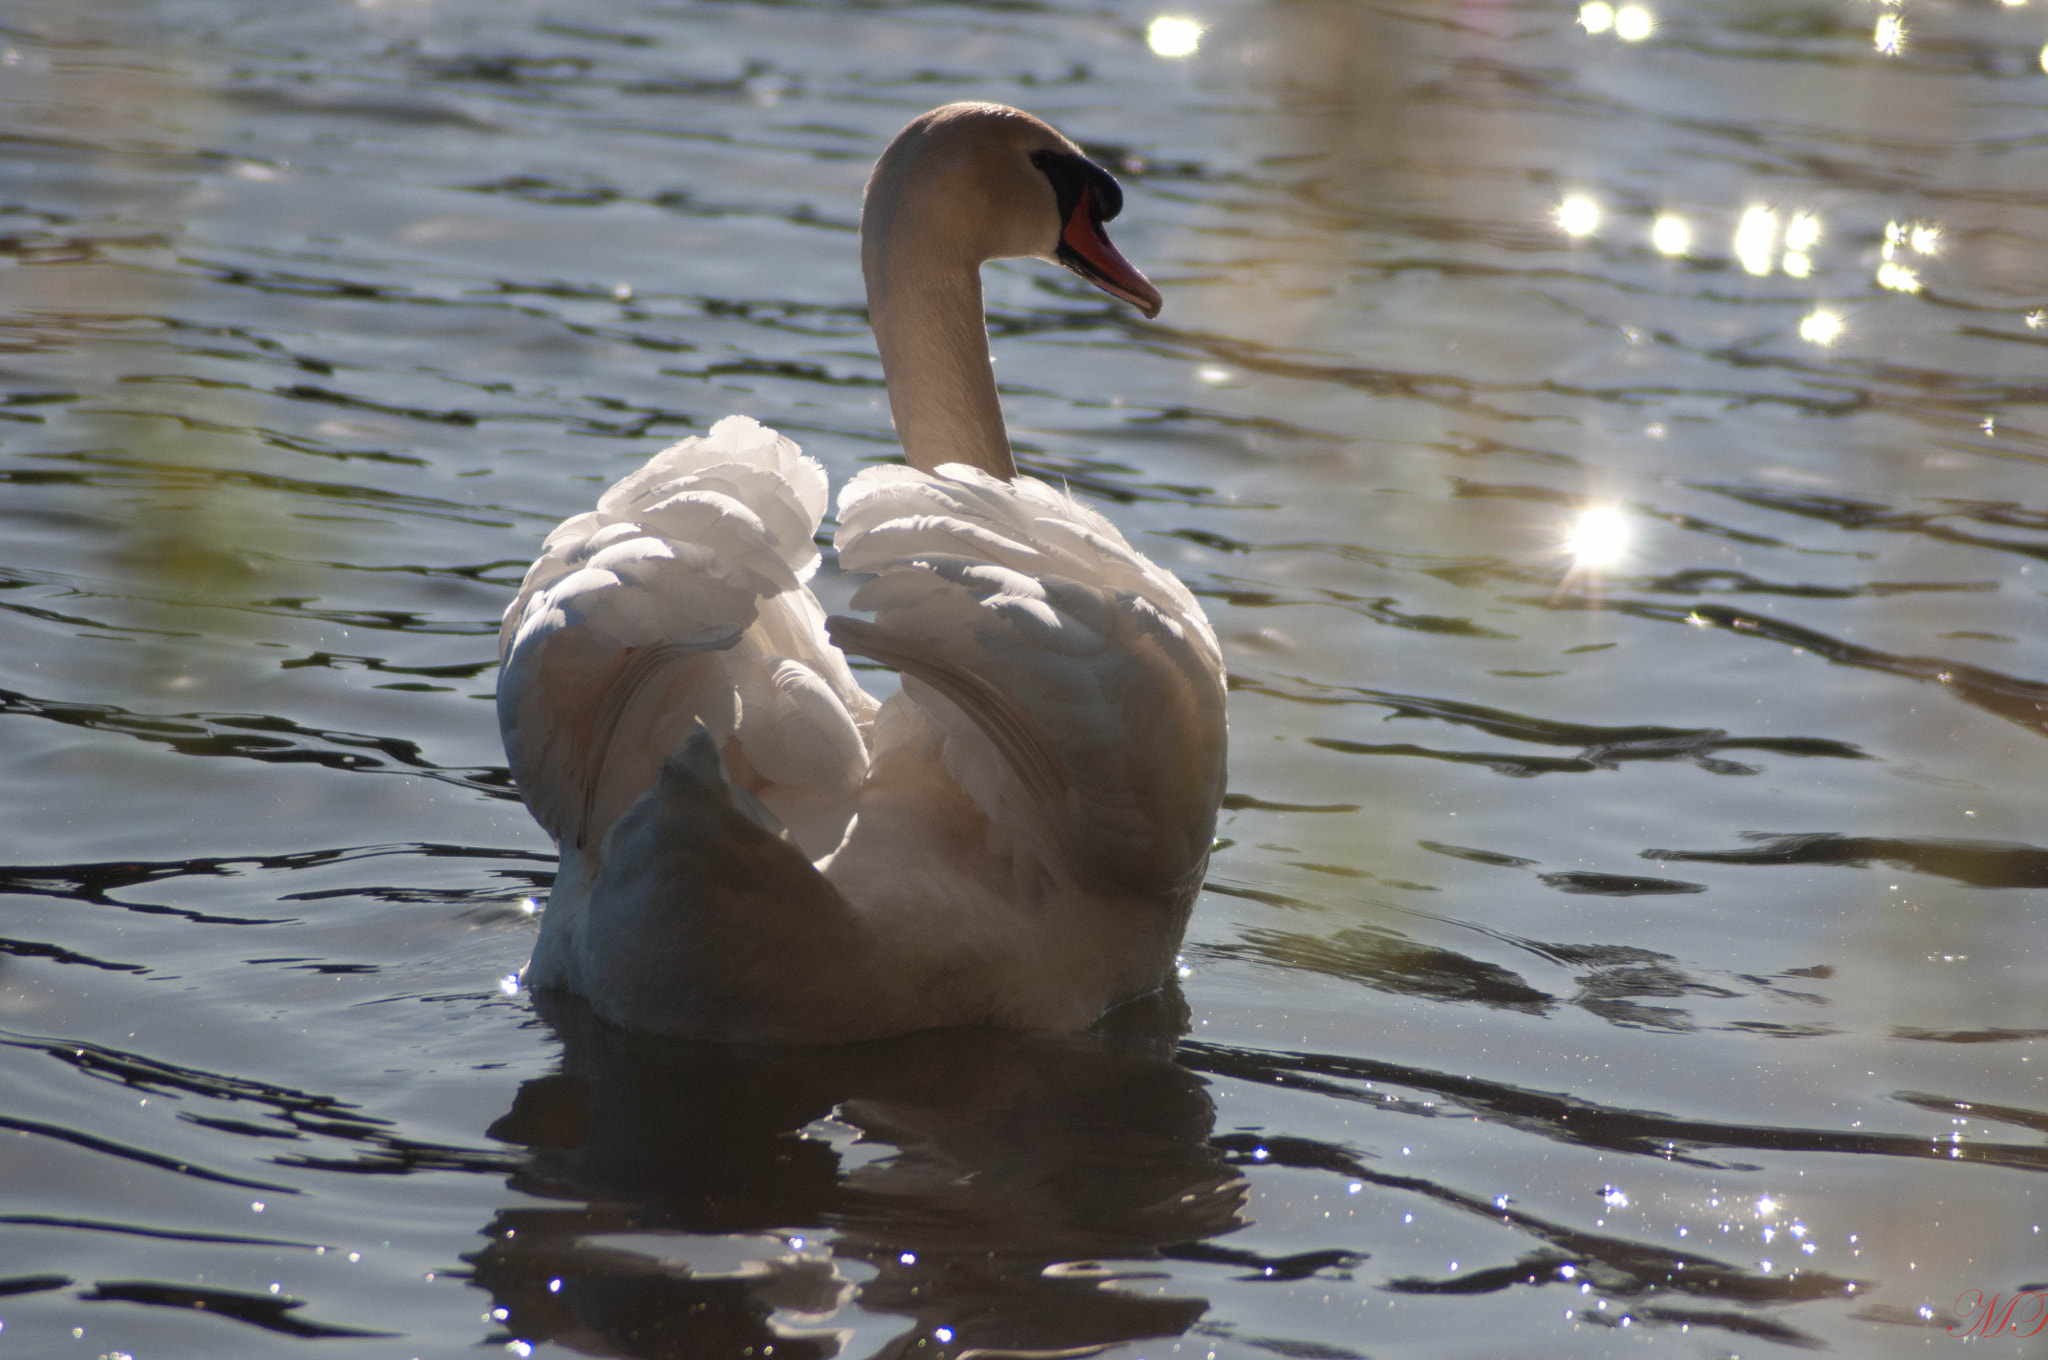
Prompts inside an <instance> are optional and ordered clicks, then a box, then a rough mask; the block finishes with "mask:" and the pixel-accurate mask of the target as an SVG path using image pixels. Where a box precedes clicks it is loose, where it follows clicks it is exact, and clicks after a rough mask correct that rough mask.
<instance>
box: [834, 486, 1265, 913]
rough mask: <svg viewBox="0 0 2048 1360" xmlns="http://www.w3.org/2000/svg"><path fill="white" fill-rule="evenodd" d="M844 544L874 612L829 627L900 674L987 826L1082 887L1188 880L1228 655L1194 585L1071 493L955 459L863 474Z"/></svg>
mask: <svg viewBox="0 0 2048 1360" xmlns="http://www.w3.org/2000/svg"><path fill="white" fill-rule="evenodd" d="M837 547H838V550H839V557H840V563H841V565H842V566H844V567H845V568H847V569H848V570H850V571H856V572H866V573H873V574H874V576H875V579H874V580H872V581H870V582H868V583H867V584H866V585H864V586H863V587H862V588H861V589H860V591H859V592H858V593H857V594H856V595H855V596H854V600H853V603H854V606H855V607H856V608H859V609H864V610H872V611H873V612H874V615H875V618H874V622H872V623H865V622H862V621H860V620H856V619H845V618H834V619H832V620H831V622H830V629H831V636H832V639H833V641H835V642H836V643H838V644H839V646H840V647H841V648H843V649H844V650H845V651H847V652H849V653H855V654H859V655H865V656H870V657H873V658H875V659H876V660H879V661H882V662H884V663H885V664H888V665H891V666H895V667H897V668H898V669H899V670H901V671H902V672H903V673H904V675H905V676H906V681H905V685H904V694H905V701H906V702H910V703H914V704H916V705H917V706H918V707H919V708H921V709H922V710H923V713H924V716H925V718H926V719H927V721H928V722H930V723H932V724H935V725H936V727H937V728H938V729H939V731H940V733H941V734H942V737H941V740H942V744H943V748H944V749H943V759H944V762H945V767H946V770H947V773H948V774H949V775H950V776H951V777H952V778H953V780H954V781H955V783H957V784H958V785H959V786H960V788H961V789H962V790H963V791H964V792H965V793H966V794H967V795H968V796H969V797H970V798H971V799H972V800H973V801H974V803H975V805H976V806H977V807H978V808H979V809H980V810H981V812H982V813H983V815H985V816H986V817H988V818H989V820H990V822H991V823H992V824H996V825H1000V826H1005V827H1010V828H1015V829H1017V830H1019V831H1020V832H1023V831H1025V830H1027V829H1028V831H1029V832H1030V833H1031V834H1030V835H1026V836H1023V837H1021V840H1022V841H1026V842H1028V841H1029V840H1030V839H1032V838H1033V837H1035V839H1036V840H1037V843H1038V848H1039V856H1040V858H1041V860H1042V861H1043V863H1044V864H1045V866H1046V867H1047V869H1048V871H1049V872H1052V873H1055V874H1072V875H1073V876H1075V877H1076V878H1077V879H1078V880H1079V881H1080V882H1079V886H1082V887H1086V888H1108V889H1116V890H1123V891H1135V892H1141V893H1146V894H1159V895H1167V896H1173V897H1179V896H1182V895H1184V894H1186V893H1189V892H1191V891H1192V888H1193V886H1194V883H1195V881H1196V880H1197V879H1198V877H1199V875H1200V873H1201V870H1202V866H1203V864H1204V863H1205V861H1206V860H1207V857H1208V851H1209V844H1210V840H1211V837H1212V836H1213V834H1214V830H1215V815H1216V807H1217V804H1218V802H1219V801H1220V799H1221V796H1222V792H1223V780H1224V748H1225V728H1224V688H1223V670H1222V660H1221V655H1220V653H1219V651H1218V648H1217V645H1216V639H1215V635H1214V634H1213V633H1212V632H1211V631H1210V629H1209V625H1208V622H1207V620H1206V619H1204V618H1203V616H1202V611H1201V608H1200V606H1199V605H1198V604H1197V603H1196V602H1195V600H1194V597H1193V596H1192V595H1190V594H1189V593H1188V591H1187V589H1186V587H1184V586H1183V585H1181V584H1180V582H1179V581H1177V580H1175V579H1174V578H1173V577H1172V576H1171V575H1169V574H1168V573H1166V572H1164V571H1162V570H1161V569H1159V568H1158V567H1156V566H1154V565H1153V564H1152V563H1150V562H1148V561H1146V560H1145V559H1144V558H1143V557H1141V556H1140V555H1139V554H1137V553H1136V552H1134V551H1132V549H1131V547H1130V545H1129V544H1127V543H1126V542H1125V541H1124V539H1123V537H1122V535H1121V534H1119V533H1118V532H1117V531H1116V529H1115V528H1114V527H1112V526H1111V525H1110V524H1109V522H1108V521H1107V520H1105V519H1103V518H1102V517H1101V516H1100V515H1098V514H1096V513H1095V512H1094V511H1092V510H1090V509H1088V508H1087V507H1086V506H1083V505H1081V504H1080V503H1078V502H1077V501H1075V500H1073V499H1072V498H1071V497H1068V496H1066V495H1063V494H1061V493H1059V492H1057V491H1055V490H1053V489H1052V488H1051V487H1048V486H1046V485H1045V484H1044V483H1042V482H1038V481H1035V480H1033V479H1031V478H1025V477H1019V478H1017V479H1015V480H1014V481H1011V482H1007V483H1005V482H999V481H997V480H995V479H994V478H991V477H989V476H988V475H987V474H985V473H982V472H979V471H976V470H974V469H970V468H966V467H961V466H957V465H948V466H945V467H941V468H940V469H938V471H937V472H935V473H930V474H927V473H921V472H914V471H912V470H910V469H907V468H875V469H870V470H868V471H866V472H863V473H862V474H861V475H860V476H859V477H857V478H856V479H855V480H854V481H853V482H852V483H851V484H850V485H849V486H848V487H847V489H846V491H845V492H844V493H842V495H841V497H840V530H839V535H838V539H837ZM880 745H881V747H882V749H878V750H877V751H876V753H875V754H876V759H877V761H880V760H882V759H884V758H885V755H886V742H883V743H881V744H880Z"/></svg>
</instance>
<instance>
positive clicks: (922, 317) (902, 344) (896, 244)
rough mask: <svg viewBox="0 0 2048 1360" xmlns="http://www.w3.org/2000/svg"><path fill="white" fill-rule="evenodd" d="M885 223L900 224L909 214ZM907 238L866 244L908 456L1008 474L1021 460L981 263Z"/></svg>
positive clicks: (892, 398) (892, 403)
mask: <svg viewBox="0 0 2048 1360" xmlns="http://www.w3.org/2000/svg"><path fill="white" fill-rule="evenodd" d="M884 220H885V221H888V222H889V223H890V225H897V224H901V223H903V222H904V221H905V216H903V215H898V214H893V213H892V214H888V215H887V216H886V217H885V219H884ZM869 225H872V221H870V222H869V223H864V224H863V227H864V228H866V227H867V226H869ZM863 235H864V237H866V232H865V230H864V232H863ZM904 235H905V234H904V233H899V232H886V233H885V234H884V237H883V239H881V240H874V239H863V241H862V243H861V244H862V252H861V255H862V266H863V268H862V272H863V273H864V274H865V275H866V276H867V287H868V319H869V322H870V324H871V325H873V327H874V331H875V344H876V347H877V348H878V349H880V351H881V355H882V374H883V377H884V378H885V379H886V380H887V381H888V384H889V414H890V415H891V416H892V417H893V418H894V419H895V422H896V437H897V438H898V439H900V440H901V441H902V443H903V456H904V459H905V460H906V461H907V462H909V464H910V465H911V466H912V467H914V468H918V469H921V470H922V471H925V472H930V471H932V470H933V469H935V468H937V467H938V466H939V465H940V464H942V463H967V464H971V465H972V466H974V467H978V468H980V469H981V470H982V471H984V472H987V473H989V474H990V475H991V476H994V477H999V478H1002V479H1004V480H1008V479H1009V478H1012V477H1014V476H1016V475H1017V464H1016V462H1015V461H1014V460H1013V459H1012V458H1011V457H1010V436H1009V432H1008V431H1007V430H1006V429H1005V428H1004V426H1003V408H1002V404H1001V403H1000V402H999V401H998V400H997V398H996V376H995V372H994V370H993V369H992V368H991V367H990V359H989V350H988V322H987V319H986V317H985V315H984V314H983V311H982V299H981V261H980V260H978V259H972V258H965V257H963V256H961V255H960V254H959V253H958V252H955V251H949V250H946V249H945V248H944V243H943V242H939V241H933V240H930V239H929V238H928V239H926V240H923V241H919V240H915V239H909V240H906V239H902V238H903V236H904Z"/></svg>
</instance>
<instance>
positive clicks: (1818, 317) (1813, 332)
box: [1799, 307, 1842, 345]
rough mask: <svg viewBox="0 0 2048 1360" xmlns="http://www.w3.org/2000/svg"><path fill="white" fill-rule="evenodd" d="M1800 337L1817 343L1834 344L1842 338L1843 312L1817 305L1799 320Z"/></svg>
mask: <svg viewBox="0 0 2048 1360" xmlns="http://www.w3.org/2000/svg"><path fill="white" fill-rule="evenodd" d="M1799 338H1800V339H1801V340H1805V341H1808V342H1810V343H1812V344H1816V345H1832V344H1834V343H1835V341H1837V340H1839V339H1841V338H1842V314H1841V313H1840V312H1836V311H1830V310H1829V309H1828V308H1826V307H1816V308H1814V309H1813V310H1812V311H1810V312H1808V313H1807V314H1806V315H1805V316H1803V317H1801V318H1800V320H1799Z"/></svg>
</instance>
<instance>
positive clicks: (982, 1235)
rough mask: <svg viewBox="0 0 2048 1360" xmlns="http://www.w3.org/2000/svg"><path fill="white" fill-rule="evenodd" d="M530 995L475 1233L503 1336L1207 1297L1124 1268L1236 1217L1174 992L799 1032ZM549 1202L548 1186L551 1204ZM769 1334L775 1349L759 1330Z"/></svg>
mask: <svg viewBox="0 0 2048 1360" xmlns="http://www.w3.org/2000/svg"><path fill="white" fill-rule="evenodd" d="M536 1001H537V1003H538V1004H539V1006H540V1007H541V1009H542V1011H543V1014H544V1015H545V1017H546V1018H547V1020H548V1021H549V1023H550V1024H552V1025H553V1026H554V1028H555V1030H556V1031H557V1033H558V1034H559V1035H560V1036H561V1038H562V1041H563V1044H564V1054H563V1060H562V1070H561V1071H560V1072H559V1073H557V1074H555V1075H552V1076H548V1077H543V1078H539V1079H536V1080H534V1081H530V1082H528V1083H527V1084H526V1085H525V1086H524V1087H522V1088H521V1090H520V1092H519V1095H518V1097H517V1098H516V1100H515V1101H514V1103H513V1107H512V1109H511V1110H510V1111H509V1112H508V1113H506V1114H505V1115H504V1116H503V1117H502V1118H501V1119H499V1120H498V1121H497V1123H496V1124H495V1125H493V1126H492V1129H491V1133H492V1136H493V1137H496V1138H499V1139H501V1140H504V1141H506V1142H511V1143H516V1144H521V1145H524V1146H525V1147H526V1148H528V1149H529V1150H530V1152H531V1156H530V1159H529V1160H528V1162H527V1164H526V1165H525V1167H524V1168H523V1169H522V1170H521V1171H519V1172H518V1173H517V1174H516V1175H515V1176H514V1177H513V1178H512V1185H513V1186H514V1188H516V1189H518V1190H520V1191H522V1192H524V1193H525V1194H527V1195H529V1196H531V1197H532V1202H529V1203H526V1204H522V1205H513V1206H508V1207H506V1208H505V1209H503V1210H501V1211H500V1212H499V1213H498V1215H497V1216H496V1217H495V1218H494V1219H493V1220H492V1221H491V1223H490V1224H489V1225H487V1227H486V1228H485V1229H484V1234H485V1236H486V1237H488V1238H489V1239H490V1240H489V1243H488V1244H487V1245H486V1246H484V1247H483V1248H482V1249H481V1250H480V1251H478V1252H477V1253H475V1255H474V1256H473V1257H471V1258H470V1259H471V1261H472V1263H473V1264H474V1266H475V1269H476V1280H477V1283H478V1284H479V1285H480V1286H481V1287H483V1288H485V1289H488V1290H489V1291H490V1292H491V1293H492V1295H493V1296H494V1298H493V1302H494V1306H495V1308H496V1309H497V1310H498V1311H497V1312H494V1313H493V1316H494V1317H496V1318H498V1320H499V1321H500V1323H501V1325H502V1326H503V1327H504V1329H505V1332H504V1334H503V1335H501V1336H500V1337H499V1338H498V1339H499V1340H501V1341H517V1342H525V1343H538V1342H540V1341H543V1340H546V1341H553V1342H556V1343H557V1344H560V1345H564V1346H568V1347H570V1348H572V1349H575V1350H578V1351H581V1352H584V1353H586V1354H593V1355H621V1356H643V1355H645V1356H653V1355H670V1354H677V1353H681V1352H684V1351H686V1352H687V1353H689V1354H699V1353H703V1354H713V1353H716V1354H733V1355H738V1354H744V1353H746V1347H748V1346H753V1347H756V1348H759V1349H757V1350H756V1351H755V1352H754V1353H756V1354H762V1355H769V1354H772V1355H774V1356H775V1357H778V1360H795V1358H797V1357H821V1358H822V1357H827V1356H836V1355H842V1354H846V1353H849V1351H851V1350H853V1349H855V1345H854V1343H855V1341H856V1339H858V1341H859V1346H858V1349H859V1350H860V1351H861V1352H862V1353H869V1352H873V1351H875V1350H876V1346H877V1344H878V1343H880V1342H881V1341H883V1340H884V1339H888V1340H889V1342H890V1345H889V1350H888V1352H887V1353H890V1354H895V1353H898V1352H899V1351H904V1352H905V1353H907V1350H906V1348H914V1347H919V1346H920V1345H921V1344H922V1345H936V1346H942V1347H946V1348H947V1349H946V1350H945V1351H943V1352H928V1353H948V1354H950V1353H958V1352H959V1351H961V1350H965V1349H971V1348H997V1349H1002V1350H1017V1349H1029V1350H1033V1351H1045V1350H1062V1351H1063V1350H1068V1349H1072V1348H1094V1347H1100V1346H1107V1345H1112V1344H1115V1343H1118V1342H1123V1341H1134V1340H1141V1339H1146V1338H1156V1337H1169V1336H1178V1335H1181V1334H1182V1333H1184V1332H1185V1331H1186V1330H1187V1329H1188V1328H1189V1327H1190V1326H1192V1325H1193V1324H1194V1322H1195V1321H1196V1320H1197V1319H1199V1318H1200V1317H1201V1316H1202V1314H1203V1313H1204V1312H1205V1311H1206V1309H1207V1307H1208V1303H1207V1300H1205V1299H1201V1298H1190V1297H1185V1296H1173V1295H1170V1294H1162V1293H1159V1292H1156V1289H1157V1287H1156V1285H1148V1286H1147V1288H1146V1291H1145V1293H1144V1294H1142V1295H1141V1294H1139V1293H1136V1292H1133V1291H1131V1290H1129V1289H1127V1288H1122V1287H1119V1285H1120V1283H1121V1282H1125V1281H1131V1280H1134V1279H1146V1278H1148V1277H1150V1272H1148V1271H1147V1270H1146V1268H1145V1262H1147V1261H1149V1260H1156V1259H1159V1258H1160V1257H1161V1256H1162V1255H1165V1254H1167V1253H1168V1252H1169V1250H1170V1249H1172V1248H1175V1247H1178V1246H1184V1245H1185V1244H1191V1243H1194V1242H1196V1241H1197V1240H1199V1239H1202V1238H1206V1237H1211V1236H1214V1235H1216V1234H1218V1233H1222V1232H1227V1231H1229V1230H1230V1229H1232V1228H1234V1227H1236V1226H1238V1225H1239V1223H1240V1222H1241V1220H1240V1218H1239V1212H1240V1210H1241V1208H1242V1205H1243V1200H1244V1194H1245V1185H1244V1181H1243V1179H1242V1178H1241V1177H1240V1176H1239V1175H1238V1174H1237V1173H1236V1172H1235V1171H1233V1170H1232V1169H1231V1168H1230V1167H1229V1166H1228V1165H1226V1162H1225V1155H1224V1153H1223V1152H1221V1151H1220V1150H1218V1149H1217V1148H1215V1147H1213V1146H1211V1144H1210V1141H1209V1139H1210V1132H1211V1125H1212V1122H1213V1118H1214V1112H1213V1109H1212V1107H1211V1105H1210V1102H1209V1098H1208V1095H1207V1094H1206V1092H1205V1090H1204V1083H1203V1081H1202V1080H1201V1079H1200V1078H1199V1077H1197V1076H1195V1075H1194V1074H1193V1073H1190V1072H1189V1071H1187V1070H1186V1069H1185V1068H1183V1067H1180V1066H1178V1065H1176V1064H1175V1063H1174V1062H1173V1061H1172V1060H1171V1058H1170V1056H1169V1053H1170V1050H1171V1044H1172V1038H1173V1036H1174V1035H1175V1034H1177V1033H1178V1032H1179V1030H1180V1028H1181V1025H1182V1023H1183V1016H1184V1010H1183V1008H1182V1007H1181V1005H1180V1003H1179V1002H1178V1000H1177V999H1174V1000H1171V1001H1167V1000H1161V999H1157V998H1155V999H1152V1000H1149V1001H1146V1002H1140V1003H1137V1004H1136V1005H1134V1006H1132V1007H1126V1008H1125V1009H1124V1011H1122V1012H1119V1013H1117V1014H1116V1015H1114V1016H1112V1017H1111V1018H1110V1020H1109V1021H1108V1022H1105V1026H1104V1028H1103V1029H1101V1030H1098V1031H1096V1032H1093V1033H1090V1034H1087V1035H1081V1036H1065V1037H1058V1036H1039V1035H1029V1034H1017V1033H1003V1032H995V1031H979V1030H956V1031H934V1032H926V1033H920V1034H914V1035H909V1036H906V1037H904V1038H901V1039H894V1040H887V1041H883V1042H879V1043H869V1044H859V1045H847V1046H841V1047H832V1048H817V1049H775V1048H754V1047H747V1046H738V1045H721V1044H703V1043H692V1042H687V1041H680V1040H668V1039H655V1038H648V1037H641V1036H631V1035H627V1034H624V1033H622V1032H620V1031H616V1030H612V1029H610V1028H608V1027H606V1026H605V1025H603V1024H602V1023H601V1022H599V1021H597V1020H596V1019H595V1018H594V1017H593V1016H592V1015H591V1014H590V1012H589V1011H588V1009H587V1008H586V1007H585V1006H584V1005H583V1004H582V1003H581V1002H577V1001H574V1000H573V999H569V998H559V997H538V998H536ZM548 1202H551V1203H548ZM767 1347H773V1348H774V1349H773V1350H772V1352H771V1351H769V1350H767V1349H766V1348H767Z"/></svg>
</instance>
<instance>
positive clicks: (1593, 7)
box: [1579, 0, 1614, 33]
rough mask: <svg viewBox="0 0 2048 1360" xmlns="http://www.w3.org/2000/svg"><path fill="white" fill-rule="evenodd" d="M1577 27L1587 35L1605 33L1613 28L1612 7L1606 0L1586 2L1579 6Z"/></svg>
mask: <svg viewBox="0 0 2048 1360" xmlns="http://www.w3.org/2000/svg"><path fill="white" fill-rule="evenodd" d="M1579 27H1580V28H1583V29H1585V30H1586V31H1587V32H1588V33H1605V32H1606V31H1607V30H1608V29H1610V28H1613V27H1614V6H1612V5H1610V4H1608V3H1607V0H1586V3H1585V4H1583V5H1580V6H1579Z"/></svg>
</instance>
